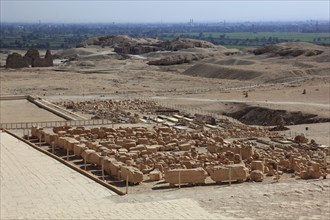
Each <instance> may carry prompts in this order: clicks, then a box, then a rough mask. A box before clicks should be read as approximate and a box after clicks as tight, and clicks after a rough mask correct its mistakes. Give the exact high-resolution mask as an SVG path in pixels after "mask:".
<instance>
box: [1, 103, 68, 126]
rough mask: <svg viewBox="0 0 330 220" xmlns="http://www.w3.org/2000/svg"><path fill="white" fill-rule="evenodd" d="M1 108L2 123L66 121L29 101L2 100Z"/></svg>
mask: <svg viewBox="0 0 330 220" xmlns="http://www.w3.org/2000/svg"><path fill="white" fill-rule="evenodd" d="M0 106H1V108H0V122H1V123H17V122H42V121H65V119H63V118H61V117H59V116H57V115H55V114H53V113H51V112H49V111H47V110H45V109H42V108H39V107H38V106H36V105H35V104H33V103H31V102H29V101H28V100H10V101H9V100H8V101H7V100H6V101H5V100H1V101H0Z"/></svg>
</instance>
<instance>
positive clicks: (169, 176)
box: [165, 168, 207, 185]
mask: <svg viewBox="0 0 330 220" xmlns="http://www.w3.org/2000/svg"><path fill="white" fill-rule="evenodd" d="M179 173H180V176H181V184H199V183H205V179H206V177H207V172H206V171H205V170H204V169H203V168H195V169H175V170H168V171H166V172H165V181H166V182H167V183H170V184H171V185H172V184H179Z"/></svg>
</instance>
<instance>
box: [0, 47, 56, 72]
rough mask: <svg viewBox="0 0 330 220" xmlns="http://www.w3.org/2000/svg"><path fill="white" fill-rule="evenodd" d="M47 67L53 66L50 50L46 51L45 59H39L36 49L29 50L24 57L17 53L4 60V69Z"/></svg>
mask: <svg viewBox="0 0 330 220" xmlns="http://www.w3.org/2000/svg"><path fill="white" fill-rule="evenodd" d="M29 66H31V67H49V66H53V56H52V54H51V52H50V50H47V52H46V55H45V58H40V54H39V51H38V50H37V49H29V50H28V51H27V52H26V54H25V55H24V57H23V56H22V55H20V54H18V53H13V54H9V55H8V57H7V60H6V68H23V67H29Z"/></svg>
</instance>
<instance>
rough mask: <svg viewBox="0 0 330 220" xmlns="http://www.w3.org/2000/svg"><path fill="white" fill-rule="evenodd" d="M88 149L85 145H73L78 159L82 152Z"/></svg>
mask: <svg viewBox="0 0 330 220" xmlns="http://www.w3.org/2000/svg"><path fill="white" fill-rule="evenodd" d="M86 149H87V147H86V145H85V144H74V145H73V154H74V155H76V156H78V157H81V154H82V152H83V151H84V150H86Z"/></svg>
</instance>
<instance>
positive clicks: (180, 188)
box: [179, 171, 181, 189]
mask: <svg viewBox="0 0 330 220" xmlns="http://www.w3.org/2000/svg"><path fill="white" fill-rule="evenodd" d="M179 189H181V171H179Z"/></svg>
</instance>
